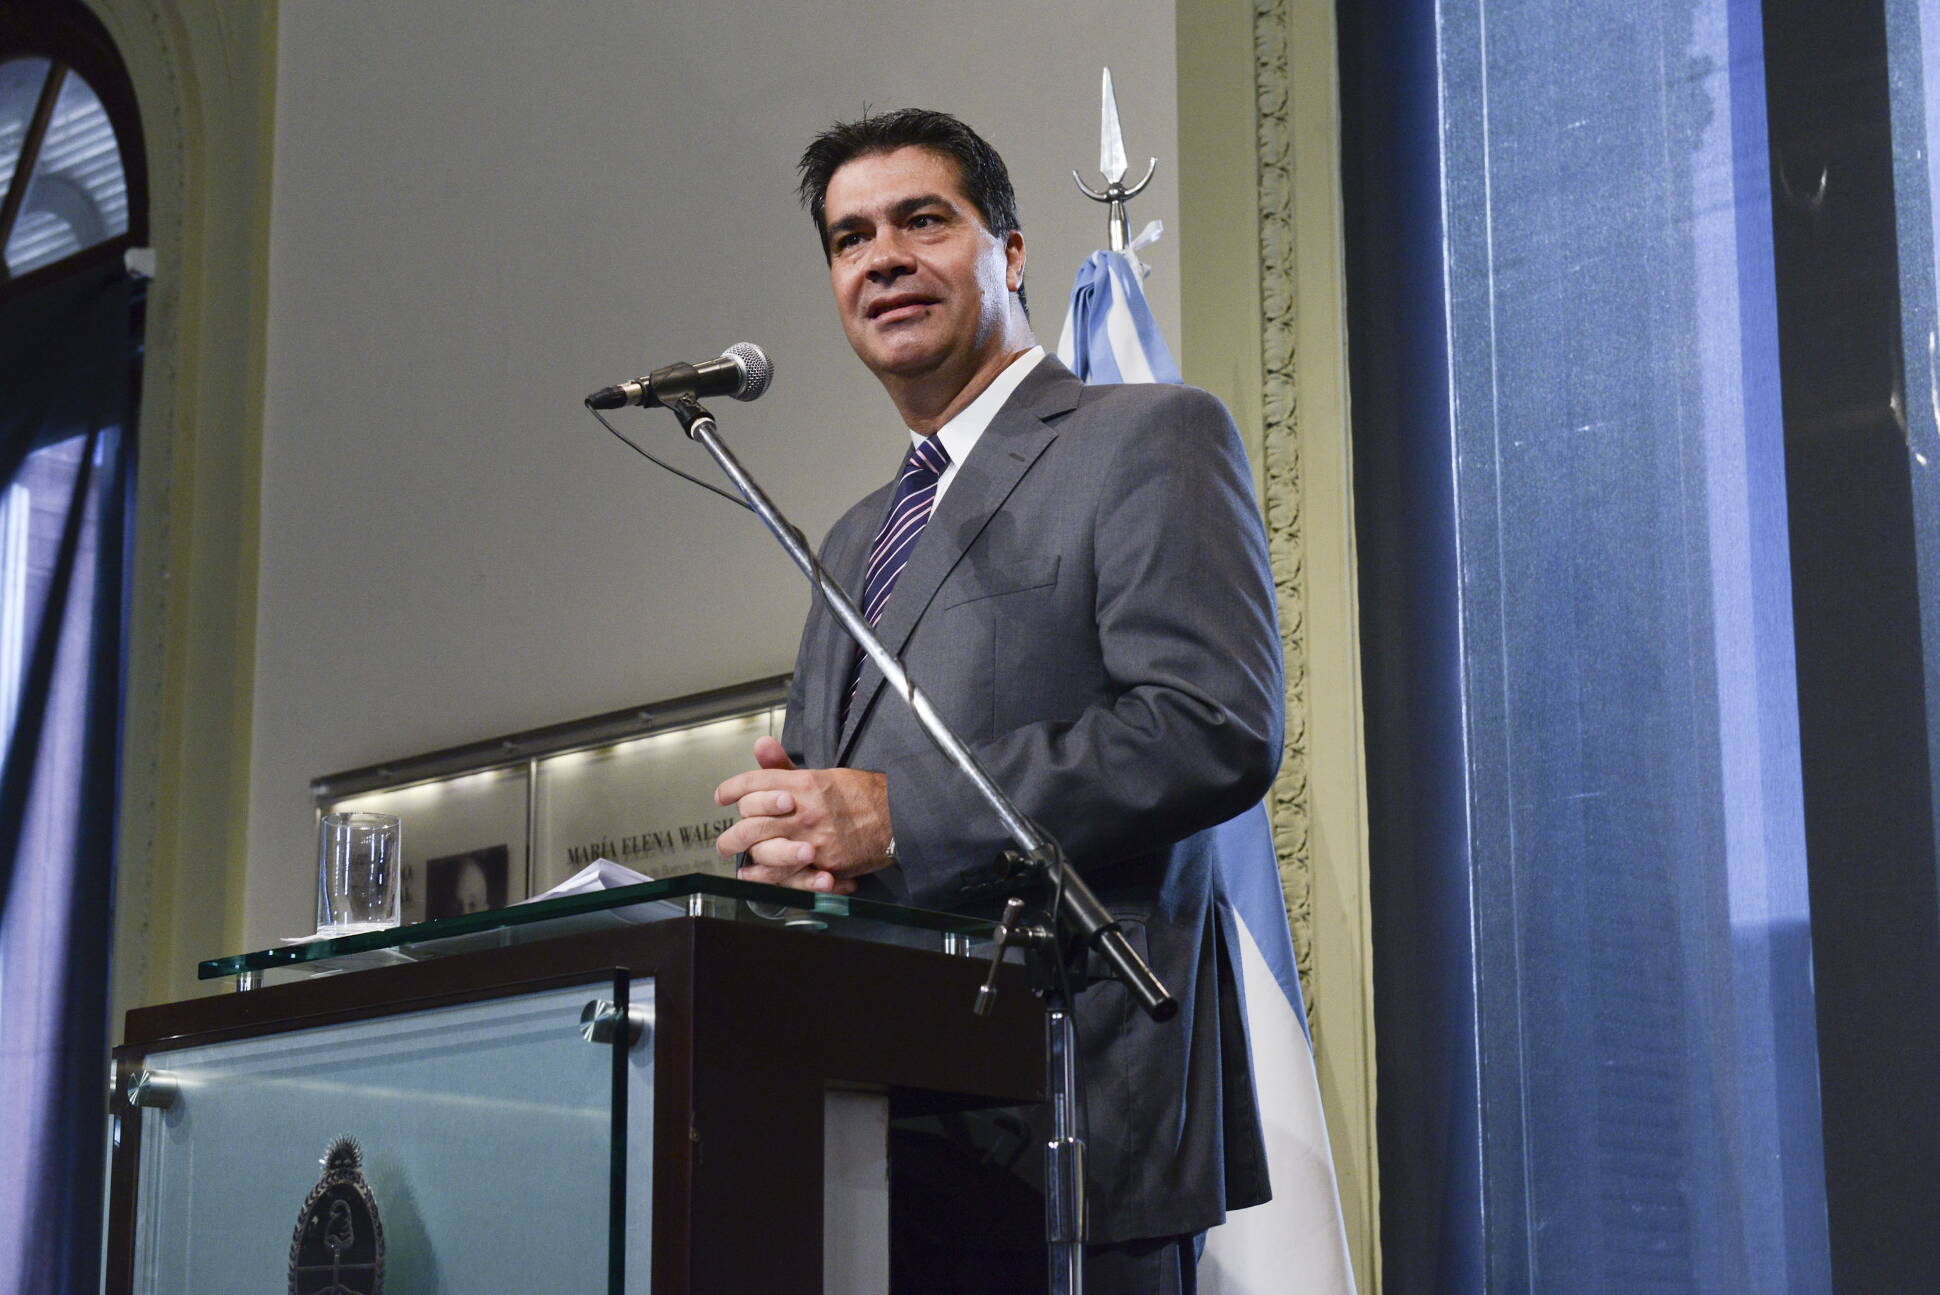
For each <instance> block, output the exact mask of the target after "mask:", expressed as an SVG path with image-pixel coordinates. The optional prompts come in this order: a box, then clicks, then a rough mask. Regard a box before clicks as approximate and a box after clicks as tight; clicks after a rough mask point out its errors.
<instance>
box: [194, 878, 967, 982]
mask: <svg viewBox="0 0 1940 1295" xmlns="http://www.w3.org/2000/svg"><path fill="white" fill-rule="evenodd" d="M680 917H712V918H716V919H719V920H723V921H730V922H749V923H754V924H756V925H761V926H776V927H784V928H786V929H789V930H797V931H817V932H822V933H825V934H828V935H832V936H836V937H838V938H845V939H855V940H870V941H873V942H875V943H879V944H900V945H903V946H905V947H908V948H917V949H932V950H935V951H938V952H945V953H966V954H967V953H969V952H970V951H971V950H972V948H973V947H974V946H975V945H977V944H979V943H985V942H987V941H988V940H989V939H990V938H991V934H992V932H993V930H994V929H995V926H996V923H994V922H991V921H989V920H987V919H985V918H977V917H965V916H963V915H961V914H956V913H939V912H932V911H929V910H927V909H920V908H904V907H902V906H901V905H897V904H885V903H880V902H876V901H872V900H867V899H856V898H854V897H850V896H843V895H817V894H810V893H808V892H806V891H800V890H788V889H785V888H784V887H781V886H763V885H757V884H756V883H754V882H748V881H739V880H736V879H735V878H733V877H716V876H710V875H707V874H705V873H688V874H685V875H682V876H678V877H667V878H663V879H661V880H658V881H649V882H644V883H642V884H640V885H635V886H621V887H618V888H616V889H613V890H603V891H596V892H593V893H590V894H580V895H563V896H558V897H555V898H553V899H545V900H533V901H530V902H527V903H524V904H514V905H512V906H511V907H510V908H499V909H488V910H486V911H484V912H478V913H467V914H465V915H464V916H462V917H446V918H439V919H437V920H436V921H429V922H417V923H413V924H411V925H408V926H396V927H392V928H390V929H388V930H383V931H364V932H361V933H359V934H356V935H346V936H340V937H336V938H325V939H313V940H305V941H300V942H291V943H288V944H284V945H281V946H279V947H278V948H274V949H259V950H257V951H255V952H253V953H236V954H231V955H229V956H228V957H224V958H210V959H209V960H207V961H206V962H203V963H201V964H200V966H199V968H198V974H199V975H200V976H201V978H202V979H204V980H214V979H219V978H221V977H224V976H235V977H237V978H238V982H239V987H240V988H256V987H258V986H259V985H260V984H261V983H262V978H263V977H264V975H265V974H266V973H269V974H276V973H282V976H281V978H284V979H288V978H292V977H301V976H311V975H317V974H321V973H335V972H340V971H361V970H365V969H367V968H371V967H384V966H394V965H396V964H399V963H406V962H424V961H429V960H431V959H434V958H444V957H451V956H454V955H456V954H462V953H476V952H479V951H480V950H484V949H500V948H511V947H514V946H517V945H521V944H529V943H532V942H534V941H537V940H554V939H558V938H559V937H561V936H565V935H573V934H577V933H579V932H582V931H597V930H611V929H613V928H615V927H623V926H632V925H641V924H645V923H649V922H659V921H666V920H668V919H671V918H680Z"/></svg>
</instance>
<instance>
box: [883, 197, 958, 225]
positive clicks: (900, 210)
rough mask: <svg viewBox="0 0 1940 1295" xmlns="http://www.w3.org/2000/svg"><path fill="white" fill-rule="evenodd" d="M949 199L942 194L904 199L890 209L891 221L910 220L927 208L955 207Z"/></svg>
mask: <svg viewBox="0 0 1940 1295" xmlns="http://www.w3.org/2000/svg"><path fill="white" fill-rule="evenodd" d="M954 206H955V204H954V203H952V202H951V201H950V200H949V199H948V198H945V197H944V196H943V195H942V194H940V193H919V194H917V195H916V196H915V197H913V198H904V199H902V200H900V201H899V202H897V203H896V204H895V205H894V206H893V207H891V208H890V209H889V218H890V219H891V220H908V219H909V218H910V217H911V216H914V215H915V214H916V213H917V212H919V211H921V210H922V209H923V208H925V207H954Z"/></svg>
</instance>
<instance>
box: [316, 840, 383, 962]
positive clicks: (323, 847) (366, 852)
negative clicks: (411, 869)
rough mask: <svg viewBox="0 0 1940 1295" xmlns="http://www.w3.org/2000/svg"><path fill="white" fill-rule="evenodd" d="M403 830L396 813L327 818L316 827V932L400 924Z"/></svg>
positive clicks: (337, 932) (346, 932)
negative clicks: (399, 879) (398, 913)
mask: <svg viewBox="0 0 1940 1295" xmlns="http://www.w3.org/2000/svg"><path fill="white" fill-rule="evenodd" d="M401 850H402V827H401V825H400V824H399V822H398V817H397V815H395V814H373V813H367V812H362V811H354V812H344V813H336V814H325V815H324V816H323V821H322V822H321V823H320V824H319V825H318V827H317V934H318V935H323V936H331V935H350V934H353V933H355V932H357V931H376V930H381V929H383V928H385V927H388V926H396V925H397V874H398V867H399V865H400V864H401V863H402V853H401Z"/></svg>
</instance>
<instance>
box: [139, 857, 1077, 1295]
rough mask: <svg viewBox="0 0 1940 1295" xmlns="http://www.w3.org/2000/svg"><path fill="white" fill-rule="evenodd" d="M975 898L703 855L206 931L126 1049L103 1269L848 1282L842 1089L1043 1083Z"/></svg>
mask: <svg viewBox="0 0 1940 1295" xmlns="http://www.w3.org/2000/svg"><path fill="white" fill-rule="evenodd" d="M989 929H990V924H989V923H986V922H981V921H977V920H974V919H969V918H962V917H956V916H952V915H946V914H939V913H928V912H920V911H917V910H911V909H903V908H897V907H895V906H892V905H884V904H876V903H870V902H867V901H858V900H853V899H845V898H840V897H830V896H811V895H805V894H801V893H799V892H793V891H784V890H779V889H776V888H771V887H765V886H757V885H753V884H751V883H745V882H740V881H736V880H732V879H727V878H721V877H712V876H698V875H697V876H688V877H679V878H671V879H668V880H665V881H656V882H651V883H647V884H645V885H640V886H632V887H626V888H624V889H618V890H610V891H604V892H599V893H594V894H586V895H577V896H569V897H565V898H560V899H553V900H547V901H542V902H539V903H534V904H528V905H519V906H516V907H513V908H509V909H503V910H497V911H494V912H488V913H477V914H469V915H467V916H464V917H456V918H447V919H443V920H440V921H435V922H426V923H422V924H419V925H417V926H414V927H402V928H397V929H393V930H388V931H374V932H367V933H363V934H358V935H354V936H348V937H341V938H337V939H329V940H313V941H305V942H300V943H293V944H288V945H284V946H281V947H278V948H273V949H264V950H260V951H256V952H252V953H246V954H237V955H233V956H230V957H223V958H215V959H211V960H209V961H207V962H204V963H202V964H201V974H202V976H203V978H205V979H211V980H214V979H221V978H231V977H233V978H234V979H235V980H236V982H237V985H238V986H239V987H247V988H249V989H250V990H251V992H248V993H231V994H220V995H216V996H212V997H207V998H198V999H191V1000H187V1001H185V1002H182V1003H175V1004H168V1005H165V1006H159V1007H150V1008H143V1009H138V1010H136V1011H134V1012H131V1013H129V1016H128V1020H127V1028H126V1030H125V1033H124V1042H123V1044H122V1045H121V1046H120V1047H118V1048H117V1049H116V1050H115V1075H114V1083H113V1095H112V1103H111V1105H112V1112H113V1117H114V1151H113V1162H112V1169H111V1186H110V1201H109V1214H108V1227H109V1258H108V1265H107V1284H106V1289H107V1290H109V1291H129V1292H143V1293H149V1292H154V1293H156V1295H162V1293H165V1292H188V1291H196V1292H202V1291H214V1290H244V1289H250V1290H260V1289H266V1288H275V1289H286V1290H290V1291H296V1292H304V1293H305V1295H308V1293H309V1292H323V1291H326V1290H332V1291H335V1292H338V1293H339V1295H350V1293H351V1292H366V1291H370V1290H373V1289H375V1276H376V1272H377V1271H378V1270H379V1269H380V1268H381V1274H382V1281H383V1287H384V1289H388V1290H391V1291H394V1292H395V1291H407V1290H408V1291H413V1292H445V1291H449V1292H467V1293H468V1295H470V1293H474V1292H479V1293H483V1292H493V1291H507V1292H511V1291H531V1290H561V1291H564V1290H572V1291H596V1290H606V1291H610V1292H647V1291H650V1290H651V1291H655V1292H668V1293H671V1292H684V1291H689V1290H694V1291H699V1290H723V1291H727V1290H736V1291H738V1290H756V1289H763V1290H767V1289H787V1290H814V1289H818V1288H821V1287H823V1286H826V1287H827V1288H829V1289H845V1288H846V1286H844V1285H843V1283H845V1282H849V1281H852V1280H853V1279H852V1278H846V1277H843V1276H841V1275H840V1274H842V1273H843V1272H845V1271H851V1270H850V1269H845V1268H844V1266H843V1265H844V1263H845V1262H847V1260H848V1259H850V1258H852V1256H845V1255H842V1254H837V1253H835V1252H834V1250H835V1248H837V1246H838V1243H837V1242H835V1241H832V1240H829V1239H830V1238H838V1237H839V1238H846V1239H853V1238H855V1237H857V1236H858V1235H863V1236H867V1234H870V1233H874V1234H875V1235H874V1236H873V1238H870V1239H869V1242H868V1243H869V1244H873V1245H875V1246H876V1247H878V1248H879V1249H880V1250H881V1253H882V1255H883V1256H884V1259H883V1265H884V1267H883V1270H884V1271H886V1254H887V1241H886V1239H885V1238H884V1236H883V1234H884V1233H886V1213H887V1189H886V1187H884V1188H881V1189H880V1190H879V1191H878V1192H877V1195H879V1196H880V1197H881V1201H880V1202H879V1204H880V1206H881V1216H882V1220H885V1221H877V1222H873V1223H865V1224H863V1225H860V1226H858V1225H857V1224H855V1223H854V1222H853V1220H851V1221H849V1222H847V1223H845V1224H843V1225H840V1226H838V1224H837V1221H836V1216H837V1214H838V1213H840V1212H841V1211H842V1210H844V1209H846V1208H848V1206H847V1205H846V1204H845V1202H844V1201H843V1200H842V1199H839V1198H840V1197H841V1195H842V1192H843V1191H844V1190H845V1189H844V1188H843V1187H842V1186H841V1182H842V1180H843V1179H844V1175H839V1174H831V1173H829V1172H827V1171H825V1168H824V1165H825V1160H826V1161H830V1162H833V1161H834V1160H836V1159H841V1158H842V1157H841V1155H840V1154H839V1153H838V1151H837V1149H836V1148H835V1146H834V1142H833V1139H835V1137H836V1136H837V1134H836V1129H837V1127H838V1125H840V1124H841V1123H842V1122H843V1121H844V1120H849V1121H850V1124H851V1126H853V1125H854V1121H853V1120H852V1119H851V1117H849V1116H843V1115H840V1114H839V1112H841V1111H843V1110H849V1111H853V1110H855V1109H856V1107H855V1106H854V1103H853V1102H852V1101H850V1102H849V1103H848V1104H847V1105H846V1106H845V1105H844V1100H846V1099H851V1098H854V1097H857V1096H863V1097H867V1098H869V1099H870V1100H873V1101H874V1102H875V1103H876V1105H877V1106H878V1107H880V1108H882V1109H883V1110H885V1111H886V1109H887V1106H888V1103H891V1102H894V1103H897V1104H898V1105H899V1107H900V1109H906V1110H919V1109H937V1110H942V1109H950V1108H952V1107H953V1106H954V1107H956V1108H961V1107H964V1106H973V1105H996V1104H1013V1103H1017V1102H1024V1101H1033V1100H1037V1099H1038V1097H1039V1096H1040V1095H1041V1086H1042V1042H1041V1028H1042V1018H1041V1015H1040V1014H1039V1010H1038V1005H1037V1003H1036V1000H1035V999H1033V998H1032V997H1031V995H1030V994H1029V992H1028V990H1027V989H1026V987H1025V986H1024V984H1023V983H1022V974H1021V969H1016V968H1010V967H1006V968H1004V969H1003V970H1004V972H1005V973H1006V974H1005V979H1004V990H1003V992H1002V993H1001V995H1000V998H999V1002H998V1010H997V1012H996V1013H995V1014H993V1016H991V1017H989V1018H980V1017H975V1016H973V1015H972V1013H971V1010H970V1008H971V1003H972V1001H973V999H974V996H975V992H976V988H977V985H978V984H979V983H980V981H981V979H982V973H983V972H984V971H986V970H987V969H988V964H987V963H986V962H985V961H984V960H983V959H981V958H969V957H964V956H962V955H963V954H965V953H967V952H969V951H970V950H971V948H972V947H973V945H974V944H976V943H979V942H982V941H984V940H985V939H986V938H987V936H988V933H989ZM1013 971H1016V972H1017V973H1018V974H1016V975H1014V976H1013V975H1011V974H1010V973H1012V972H1013ZM831 1094H833V1096H832V1095H831ZM883 1118H886V1115H885V1116H883ZM862 1127H868V1120H867V1119H865V1120H864V1121H863V1125H862ZM343 1139H349V1140H352V1141H354V1142H355V1144H356V1152H355V1154H354V1155H353V1156H350V1157H349V1158H348V1160H346V1156H345V1153H344V1152H342V1151H338V1152H337V1153H336V1154H335V1156H334V1158H333V1165H334V1167H332V1168H326V1166H325V1165H324V1164H323V1163H322V1162H323V1161H324V1160H325V1159H326V1155H327V1153H329V1152H330V1151H331V1148H333V1147H334V1146H337V1145H339V1143H340V1140H343ZM850 1160H851V1162H852V1157H851V1158H850ZM346 1163H349V1164H352V1165H354V1172H352V1173H350V1174H346V1173H345V1172H344V1165H345V1164H346ZM847 1177H850V1178H853V1177H855V1175H853V1174H849V1175H847ZM862 1177H863V1178H864V1179H866V1178H867V1177H868V1175H867V1174H864V1175H862ZM880 1177H881V1175H878V1178H880ZM353 1178H354V1179H355V1181H354V1182H352V1181H350V1179H353ZM346 1183H348V1185H346ZM360 1193H361V1196H360V1195H359V1194H360ZM359 1199H362V1200H363V1201H364V1202H365V1203H366V1206H367V1207H368V1211H367V1212H368V1213H369V1215H370V1217H369V1218H366V1217H365V1214H364V1213H361V1212H360V1207H359V1205H358V1201H359ZM776 1200H791V1201H794V1202H796V1205H797V1208H794V1209H791V1210H786V1211H776V1210H773V1209H771V1208H769V1207H768V1206H766V1205H764V1204H762V1202H772V1201H776ZM818 1202H819V1205H820V1208H815V1206H816V1205H817V1203H818ZM869 1208H874V1206H873V1205H871V1206H869ZM757 1235H758V1236H759V1238H760V1244H758V1245H755V1244H750V1240H751V1238H753V1237H755V1236H757ZM849 1244H850V1240H843V1241H841V1242H840V1243H839V1245H841V1246H847V1245H849ZM373 1254H375V1255H376V1256H377V1261H376V1264H374V1265H373V1264H371V1263H368V1262H366V1260H367V1259H368V1258H369V1256H371V1255H373Z"/></svg>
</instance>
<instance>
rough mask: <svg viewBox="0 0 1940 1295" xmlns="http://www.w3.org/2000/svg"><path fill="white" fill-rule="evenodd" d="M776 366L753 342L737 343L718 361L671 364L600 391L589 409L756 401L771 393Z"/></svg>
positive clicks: (587, 398) (724, 352)
mask: <svg viewBox="0 0 1940 1295" xmlns="http://www.w3.org/2000/svg"><path fill="white" fill-rule="evenodd" d="M774 376H775V366H774V365H773V364H772V363H771V362H770V361H769V359H768V353H767V352H766V351H764V350H762V349H761V348H760V347H759V346H756V345H755V344H754V343H753V342H736V343H735V344H734V345H733V346H730V347H728V348H727V350H725V351H723V352H722V353H721V355H720V357H719V358H718V359H713V360H702V361H701V362H700V363H699V364H669V365H667V366H666V367H664V368H659V369H655V370H654V371H653V372H652V373H649V374H648V375H647V376H646V377H644V378H635V379H633V380H632V381H631V382H622V383H620V384H619V385H618V386H615V387H601V388H600V389H599V390H598V391H595V392H594V393H593V394H592V395H590V396H588V397H586V404H587V407H588V408H590V409H619V408H622V407H623V406H626V405H640V406H642V407H644V408H648V409H651V408H653V407H654V406H655V405H668V404H672V403H673V402H674V401H676V400H679V399H680V398H681V397H683V396H695V397H699V396H733V397H734V398H735V399H736V400H753V399H754V398H755V397H757V396H759V395H760V394H761V393H762V392H764V391H766V390H767V389H768V383H769V382H771V381H773V379H774Z"/></svg>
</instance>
